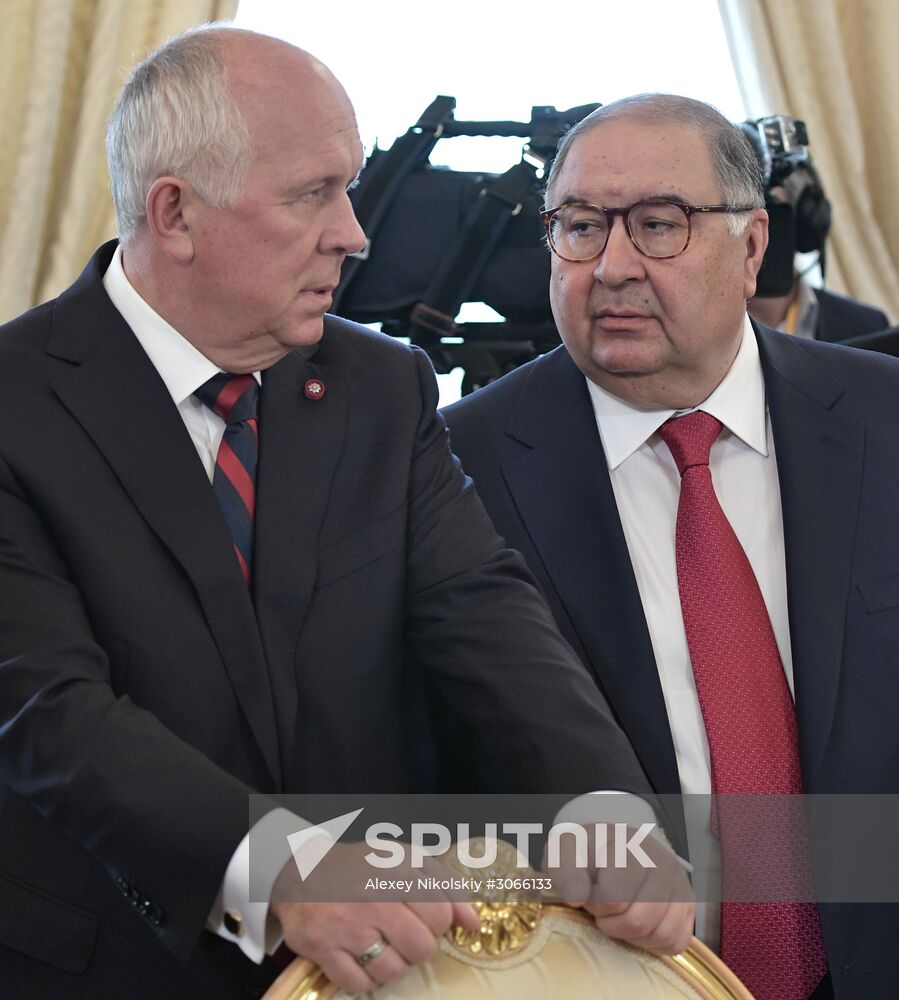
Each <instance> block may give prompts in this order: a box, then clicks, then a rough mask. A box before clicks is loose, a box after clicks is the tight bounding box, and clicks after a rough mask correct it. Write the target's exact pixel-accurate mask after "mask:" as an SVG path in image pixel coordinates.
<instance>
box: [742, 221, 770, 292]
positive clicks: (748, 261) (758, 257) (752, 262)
mask: <svg viewBox="0 0 899 1000" xmlns="http://www.w3.org/2000/svg"><path fill="white" fill-rule="evenodd" d="M741 239H742V240H743V241H744V245H745V247H746V258H745V260H744V262H743V298H744V299H751V298H752V297H753V295H755V286H756V278H757V277H758V273H759V268H760V267H761V266H762V258H763V257H764V256H765V249H766V248H767V246H768V213H767V212H766V211H765V210H764V209H763V208H757V209H755V211H754V212H753V213H752V217H751V218H750V220H749V225H748V227H747V228H746V232H745V233H744V234H743V236H742V237H741Z"/></svg>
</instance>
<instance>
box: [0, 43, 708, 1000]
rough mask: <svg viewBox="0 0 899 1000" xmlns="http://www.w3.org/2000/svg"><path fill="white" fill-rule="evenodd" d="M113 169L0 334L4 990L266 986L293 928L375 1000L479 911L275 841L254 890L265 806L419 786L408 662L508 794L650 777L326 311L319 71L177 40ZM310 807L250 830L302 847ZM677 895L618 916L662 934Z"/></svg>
mask: <svg viewBox="0 0 899 1000" xmlns="http://www.w3.org/2000/svg"><path fill="white" fill-rule="evenodd" d="M109 162H110V172H111V178H112V186H113V192H114V196H115V201H116V207H117V210H118V216H119V226H120V235H121V241H120V243H118V244H116V243H110V244H107V245H106V246H104V247H102V248H101V249H100V250H99V251H98V252H97V253H96V254H95V256H94V257H93V258H92V259H91V261H90V262H89V263H88V265H87V267H86V269H85V271H84V273H83V274H82V276H81V277H80V278H79V279H78V281H77V282H76V283H75V284H74V285H73V286H72V287H71V288H69V289H67V290H66V291H65V292H63V293H62V294H61V295H60V296H59V298H58V299H56V300H55V301H53V302H48V303H46V304H44V305H42V306H39V307H38V308H36V309H34V310H32V311H31V312H29V313H27V314H26V315H24V316H22V317H20V318H19V319H17V320H14V321H13V322H12V323H9V324H7V325H6V326H5V327H4V328H3V329H2V330H0V421H2V427H3V432H2V436H0V846H2V850H0V914H2V917H0V983H2V993H3V995H4V997H16V998H20V997H21V998H24V997H36V996H47V997H50V996H52V997H55V998H72V997H79V998H91V1000H93V998H100V997H109V998H112V997H125V996H127V997H129V998H145V1000H157V998H159V997H185V998H186V997H190V998H192V1000H200V998H209V1000H212V998H216V1000H221V998H224V997H234V998H236V997H244V996H258V995H260V994H261V992H262V991H263V990H264V989H265V987H266V985H267V984H268V983H270V982H271V980H272V979H273V978H274V973H273V971H272V969H271V967H270V966H268V965H263V966H261V967H257V966H256V965H254V962H260V961H262V960H263V959H264V957H265V955H266V953H270V952H272V951H273V950H274V949H275V948H276V947H277V946H278V944H279V942H280V941H281V940H283V941H284V942H285V943H286V945H287V946H288V947H289V948H290V949H291V950H292V951H295V952H297V953H299V954H302V955H304V956H306V957H308V958H310V959H312V960H313V961H315V962H316V963H318V964H319V965H320V966H321V967H322V968H323V969H324V971H325V972H326V973H327V974H328V976H329V977H330V978H331V980H332V981H333V982H334V983H336V984H338V985H340V986H342V987H344V988H346V989H347V990H349V991H351V992H353V993H357V992H358V993H362V992H365V991H368V990H371V989H374V988H375V987H376V986H377V985H378V984H380V983H384V982H389V981H392V980H395V979H398V978H400V977H401V976H402V975H403V974H404V973H405V972H406V971H407V970H408V968H409V966H410V965H411V964H414V963H417V962H421V961H424V960H425V959H426V958H427V957H428V956H429V955H430V953H431V952H432V950H433V948H434V947H435V942H436V939H437V938H438V937H439V936H440V935H441V934H442V933H444V932H445V931H446V929H447V928H448V926H449V925H450V923H451V922H456V923H460V924H462V925H465V926H468V927H471V926H472V920H473V918H474V914H473V911H472V910H471V909H470V907H468V905H467V904H462V903H456V902H454V903H450V902H449V901H442V902H410V903H408V904H406V903H399V902H395V903H376V902H364V903H343V902H321V901H318V902H316V901H310V900H308V899H304V898H302V897H300V898H297V897H294V896H291V895H289V894H285V893H284V892H283V891H282V889H283V885H284V882H285V881H287V875H288V874H289V873H290V871H291V870H292V862H291V860H290V857H289V853H288V855H287V857H284V858H283V859H282V860H281V861H280V862H279V863H275V862H277V860H278V859H277V858H271V857H268V856H266V857H265V858H263V859H262V873H263V875H265V876H266V878H267V883H266V885H265V886H264V891H263V892H262V894H261V895H259V894H255V893H251V891H250V889H249V887H248V884H247V879H248V876H247V871H248V860H247V857H248V850H249V848H248V842H247V838H248V825H249V824H248V813H249V797H250V796H251V794H252V793H254V792H256V793H265V794H270V793H277V792H285V791H286V792H334V793H350V792H352V793H361V792H369V793H377V792H402V791H404V790H407V789H409V788H410V787H414V776H413V771H414V769H413V767H412V760H411V758H412V756H413V755H414V754H415V753H416V751H417V748H415V747H413V748H412V749H411V750H410V748H409V746H408V745H407V742H408V739H409V736H410V733H409V725H408V724H409V718H408V713H407V712H405V711H404V706H405V703H406V699H407V690H406V681H407V678H408V676H409V674H410V673H412V672H413V671H417V672H420V673H422V674H425V675H427V677H428V679H429V681H430V682H431V683H432V684H433V686H434V689H435V690H436V692H437V693H438V695H439V697H440V698H441V699H442V700H443V701H445V702H446V703H447V704H448V705H450V706H451V707H452V708H453V709H454V711H455V712H456V713H457V715H458V716H459V717H460V718H461V719H464V720H466V721H467V722H468V724H469V725H470V726H471V727H472V730H473V732H474V733H475V734H476V738H477V740H478V749H479V752H480V754H482V755H483V757H484V759H486V760H489V761H490V762H491V763H493V764H495V766H496V768H497V770H498V771H499V773H501V774H502V775H503V776H504V778H505V779H506V781H507V786H506V788H505V790H527V791H531V792H556V793H558V792H565V793H579V792H586V791H589V790H592V789H599V788H608V789H618V790H623V791H633V792H636V793H640V792H641V791H644V790H646V789H647V785H646V782H645V778H644V776H643V774H642V772H641V769H640V767H639V765H638V763H637V761H636V759H635V757H634V754H633V751H632V749H631V747H630V745H629V744H628V742H627V740H626V739H625V737H624V736H623V734H622V733H621V731H620V729H619V728H618V726H617V725H616V724H615V723H614V721H613V720H612V717H611V714H610V712H609V711H608V707H607V706H606V704H605V702H604V700H603V699H602V697H601V696H600V695H599V693H598V692H597V691H596V689H595V687H594V685H592V684H591V682H590V680H589V678H588V677H587V675H586V672H585V671H584V670H583V668H582V666H581V664H580V663H579V662H578V660H577V658H576V657H575V656H574V654H573V653H572V651H571V650H570V648H569V647H568V646H567V645H566V644H565V643H564V642H563V641H562V640H561V638H560V637H559V635H558V633H557V631H556V630H555V628H554V627H553V624H552V619H551V616H550V614H549V611H548V609H547V608H546V606H545V604H544V602H543V601H542V599H541V598H540V596H539V593H538V591H537V589H536V587H535V586H534V584H533V580H532V578H531V576H530V575H529V573H528V572H527V570H526V568H525V567H524V564H523V561H522V560H521V558H520V557H519V556H518V555H517V554H515V553H512V552H510V551H508V550H507V549H505V547H504V545H503V543H502V540H501V539H500V538H499V537H498V536H497V535H496V533H495V531H494V530H493V528H492V526H491V525H490V523H489V520H488V518H487V517H486V515H485V513H484V511H483V508H482V507H481V506H480V503H479V501H478V500H477V497H476V495H475V493H474V491H473V488H472V486H471V482H470V481H469V480H467V479H466V478H465V476H464V475H463V474H462V472H461V471H460V469H459V466H458V463H457V462H456V461H455V460H454V459H453V457H452V455H451V453H450V451H449V447H448V441H447V434H446V430H445V427H444V424H443V422H442V420H441V418H440V417H439V415H438V414H437V413H436V411H435V407H436V398H437V392H436V385H435V380H434V377H433V371H432V370H431V368H430V366H429V364H428V362H427V359H426V357H425V356H424V355H423V354H422V353H421V352H420V351H417V350H414V349H411V348H409V347H407V346H405V345H403V344H400V343H398V342H396V341H393V340H391V339H390V338H388V337H384V336H381V335H380V334H375V333H372V332H370V331H368V330H365V329H363V328H361V327H358V326H356V325H354V324H351V323H347V322H344V321H341V320H338V319H336V318H333V317H329V316H326V311H327V309H328V307H329V305H330V303H331V294H332V292H333V290H334V287H335V285H336V284H337V281H338V278H339V274H340V267H341V264H342V262H343V260H344V258H345V256H346V255H347V254H349V253H352V252H353V251H356V250H358V249H359V248H360V247H361V246H362V245H363V242H364V236H363V233H362V231H361V230H360V228H359V225H358V223H357V221H356V219H355V217H354V215H353V210H352V207H351V204H350V201H349V198H348V196H347V190H348V188H349V187H350V186H351V185H352V183H353V181H354V179H355V177H356V175H357V173H358V172H359V170H360V169H361V167H362V146H361V143H360V141H359V136H358V132H357V128H356V122H355V118H354V115H353V110H352V107H351V105H350V102H349V100H348V98H347V96H346V94H345V93H344V91H343V89H342V88H341V86H340V84H339V83H338V82H337V81H336V80H335V79H334V77H333V76H332V75H331V73H330V72H329V71H328V70H327V69H326V68H325V67H324V66H323V65H322V64H321V63H320V62H318V61H317V60H316V59H314V58H313V57H312V56H310V55H309V54H308V53H305V52H302V51H300V50H298V49H296V48H294V47H293V46H291V45H288V44H286V43H284V42H280V41H277V40H275V39H272V38H267V37H264V36H260V35H256V34H253V33H250V32H244V31H237V30H234V29H227V28H223V27H220V26H219V27H216V26H212V27H207V28H205V29H202V30H198V31H194V32H190V33H188V34H186V35H183V36H180V37H179V38H177V39H174V40H173V41H172V42H170V43H168V44H166V45H165V46H163V48H161V49H160V50H159V51H158V52H156V53H154V54H153V55H151V56H149V57H148V58H147V59H146V60H145V61H144V62H143V63H142V64H141V65H140V66H138V67H137V68H136V70H135V71H134V74H133V76H132V77H131V79H130V81H129V82H128V83H127V85H126V86H125V89H124V91H123V93H122V95H121V98H120V100H119V103H118V106H117V108H116V110H115V113H114V114H113V117H112V121H111V124H110V128H109ZM407 654H411V657H407ZM440 749H446V748H445V746H441V748H440ZM477 778H478V776H477V775H476V774H473V775H472V783H473V787H475V788H476V787H477ZM298 823H300V824H301V821H298V820H297V818H296V817H293V816H292V815H290V814H286V813H285V811H284V810H277V809H275V810H271V811H270V812H268V813H266V815H264V816H263V817H262V818H261V819H260V820H259V821H258V824H257V825H258V826H264V827H265V829H266V831H268V832H269V833H271V831H272V830H274V833H272V834H271V835H272V837H273V838H274V840H275V842H277V843H278V844H280V845H282V850H286V845H287V840H286V836H284V834H290V833H292V832H296V831H297V829H298ZM253 829H254V832H256V830H257V827H254V828H253ZM275 834H277V836H275ZM279 874H281V875H282V876H283V877H281V878H279ZM692 912H693V911H692V904H691V903H690V902H682V903H669V902H668V898H667V897H666V898H665V900H664V901H662V902H659V903H655V902H651V901H649V902H643V901H637V902H634V903H632V904H631V905H627V904H622V905H620V906H618V908H617V909H615V910H614V913H612V914H611V916H612V923H611V924H610V926H609V929H610V931H614V933H615V934H616V935H617V936H619V937H622V938H626V939H629V940H635V941H638V942H640V943H642V944H644V945H646V946H647V947H650V948H656V949H658V950H660V951H677V950H680V949H682V948H683V947H684V946H685V945H686V942H687V940H688V938H689V933H690V927H691V924H692ZM613 925H614V926H613Z"/></svg>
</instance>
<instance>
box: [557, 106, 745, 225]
mask: <svg viewBox="0 0 899 1000" xmlns="http://www.w3.org/2000/svg"><path fill="white" fill-rule="evenodd" d="M620 118H632V119H634V120H636V121H640V122H646V123H647V124H650V125H666V124H669V123H670V122H677V123H679V124H682V125H686V126H688V127H690V128H692V129H694V130H695V131H696V132H697V133H698V134H699V135H701V136H702V137H703V138H704V139H705V140H706V142H707V143H708V146H709V150H710V151H711V154H712V163H713V166H714V168H715V172H716V173H717V175H718V179H719V181H720V182H721V196H722V198H723V200H724V203H725V204H727V205H750V206H752V208H764V207H765V192H764V188H763V187H762V173H761V169H760V167H759V162H758V159H757V157H756V155H755V152H754V150H753V148H752V146H751V144H750V143H749V141H748V140H747V139H746V137H745V136H744V135H743V133H742V132H741V131H740V130H739V129H738V128H737V127H736V125H733V124H731V122H729V121H728V120H727V119H726V118H725V117H724V115H722V114H721V113H720V112H719V111H717V110H716V109H715V108H713V107H712V106H711V105H710V104H705V103H703V102H702V101H696V100H693V99H692V98H690V97H680V96H678V95H676V94H637V95H636V96H634V97H625V98H622V99H621V100H620V101H614V102H613V103H611V104H605V105H603V106H602V107H600V108H597V109H596V111H593V112H592V113H591V114H589V115H587V117H586V118H584V119H582V120H581V121H580V122H578V123H577V125H575V126H574V127H573V128H571V129H570V130H569V131H568V132H566V133H565V135H564V136H562V139H561V141H560V142H559V148H558V150H557V151H556V158H555V160H554V161H553V163H552V167H551V168H550V171H549V176H548V177H547V180H546V198H547V205H549V204H550V199H551V198H552V197H553V193H554V190H555V184H556V182H557V180H558V176H559V173H560V172H561V170H562V166H563V164H564V163H565V160H566V158H567V157H568V153H569V152H570V150H571V146H572V144H573V143H574V141H575V139H577V138H578V136H580V135H583V134H584V133H585V132H589V131H590V130H591V129H593V128H596V127H597V126H598V125H601V124H602V123H603V122H606V121H614V120H616V119H620ZM724 218H725V220H726V222H727V227H728V229H729V230H730V232H731V234H732V235H733V236H741V235H742V234H743V233H744V232H745V231H746V227H747V225H748V224H749V215H748V213H740V214H736V215H726V216H725V217H724Z"/></svg>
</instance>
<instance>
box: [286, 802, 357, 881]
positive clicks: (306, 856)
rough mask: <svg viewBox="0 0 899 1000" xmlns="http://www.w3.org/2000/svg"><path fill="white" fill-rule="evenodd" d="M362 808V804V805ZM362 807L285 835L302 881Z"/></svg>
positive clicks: (342, 833)
mask: <svg viewBox="0 0 899 1000" xmlns="http://www.w3.org/2000/svg"><path fill="white" fill-rule="evenodd" d="M363 808H364V806H363ZM361 812H362V809H356V810H355V811H354V812H348V813H344V814H343V815H342V816H335V817H334V819H329V820H327V822H325V823H319V824H318V825H317V826H308V827H306V829H305V830H298V831H297V832H296V833H289V834H288V835H287V843H288V844H289V845H290V852H291V854H293V860H294V864H296V866H297V871H298V872H299V873H300V878H301V879H303V880H304V881H305V880H306V879H307V878H309V876H310V875H311V874H312V872H313V871H315V869H316V868H317V867H318V865H319V864H320V863H321V861H322V859H323V858H324V857H325V855H326V854H327V853H328V851H330V850H331V848H332V847H333V846H334V845H335V844H336V843H337V841H338V840H340V838H341V837H342V836H343V835H344V834H345V833H346V831H347V830H348V829H349V828H350V826H351V825H352V824H353V821H354V820H355V819H356V817H357V816H358V815H359V814H360V813H361Z"/></svg>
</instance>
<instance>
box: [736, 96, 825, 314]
mask: <svg viewBox="0 0 899 1000" xmlns="http://www.w3.org/2000/svg"><path fill="white" fill-rule="evenodd" d="M738 127H739V128H740V130H741V131H742V132H743V134H744V135H745V136H746V138H747V139H748V140H749V142H750V143H751V145H752V148H753V149H754V151H755V155H756V158H757V159H758V161H759V167H760V169H761V171H762V184H763V186H764V189H765V208H766V209H767V210H768V220H769V222H768V249H767V251H766V253H765V259H764V261H763V263H762V268H761V270H760V271H759V275H758V287H757V290H756V294H757V295H758V296H760V297H762V298H765V297H774V296H780V295H787V294H789V292H790V289H791V288H792V287H793V259H794V256H795V255H796V253H810V252H812V251H817V252H818V254H819V258H820V261H821V268H822V271H823V269H824V245H825V242H826V240H827V235H828V233H829V232H830V224H831V208H830V202H829V201H828V200H827V198H826V196H825V194H824V189H823V187H822V186H821V181H820V178H819V177H818V174H817V172H816V171H815V168H814V166H813V164H812V158H811V156H810V155H809V151H808V131H807V129H806V127H805V122H802V121H799V119H797V118H788V117H786V116H784V115H772V116H769V117H767V118H759V119H756V120H755V121H745V122H741V123H740V124H739V126H738ZM777 189H782V190H783V194H781V193H779V191H778V190H777Z"/></svg>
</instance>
